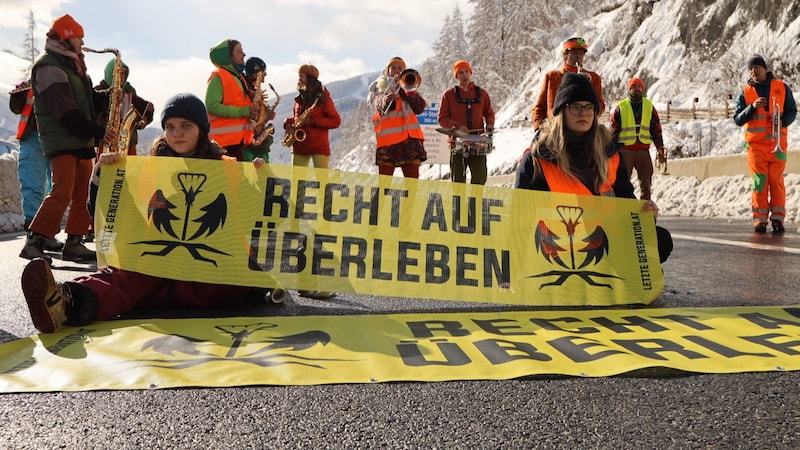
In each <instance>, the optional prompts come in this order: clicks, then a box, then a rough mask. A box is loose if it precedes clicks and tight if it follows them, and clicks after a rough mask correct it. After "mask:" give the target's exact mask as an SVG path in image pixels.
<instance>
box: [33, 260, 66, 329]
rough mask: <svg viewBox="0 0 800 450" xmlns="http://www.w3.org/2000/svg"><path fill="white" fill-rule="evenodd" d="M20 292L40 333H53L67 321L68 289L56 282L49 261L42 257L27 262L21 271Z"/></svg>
mask: <svg viewBox="0 0 800 450" xmlns="http://www.w3.org/2000/svg"><path fill="white" fill-rule="evenodd" d="M22 293H23V294H25V301H26V302H27V303H28V311H29V312H30V314H31V320H32V321H33V326H35V327H36V329H37V330H39V331H40V332H42V333H55V332H56V331H58V330H59V328H61V325H62V324H63V323H64V322H66V321H67V312H66V308H67V302H69V301H70V300H71V298H70V295H69V291H68V290H65V289H64V285H63V284H59V283H56V280H55V279H53V272H52V271H51V270H50V263H49V262H48V261H46V260H45V259H44V258H36V259H34V260H33V261H31V262H29V263H28V265H26V266H25V269H24V270H23V271H22Z"/></svg>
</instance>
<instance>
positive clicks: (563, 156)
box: [532, 108, 611, 192]
mask: <svg viewBox="0 0 800 450" xmlns="http://www.w3.org/2000/svg"><path fill="white" fill-rule="evenodd" d="M566 112H567V109H566V108H564V109H563V110H561V113H560V114H558V115H556V116H553V117H550V118H548V119H547V120H545V121H544V123H542V127H541V129H540V133H541V134H540V135H539V139H538V140H537V141H536V143H535V144H534V147H533V149H532V150H533V152H534V155H537V156H544V155H543V154H542V153H540V148H543V149H547V151H546V152H545V153H547V154H549V155H547V158H546V159H552V160H553V162H554V163H555V164H556V165H557V166H558V168H559V169H561V170H562V171H563V172H564V173H565V174H567V176H569V177H571V178H573V179H575V180H578V181H580V180H579V179H578V177H577V175H575V171H574V170H573V168H572V165H573V162H572V155H570V153H569V151H568V150H567V138H566V136H567V127H566V124H565V123H564V114H566ZM586 133H587V134H588V135H589V136H588V138H589V139H588V140H589V143H590V144H589V145H590V147H591V148H590V152H591V155H592V161H593V162H594V166H595V167H596V168H597V173H596V174H595V175H596V176H595V180H594V191H595V192H600V187H601V186H603V184H605V182H606V179H608V155H606V146H607V145H608V143H609V142H611V131H610V130H609V129H608V128H607V127H605V126H603V125H600V124H599V123H598V122H597V114H595V116H594V121H593V122H592V128H590V129H589V131H587V132H586ZM533 160H534V177H537V176H538V171H540V170H541V168H540V167H539V163H538V161H537V160H536V158H534V159H533Z"/></svg>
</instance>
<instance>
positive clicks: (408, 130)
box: [372, 97, 425, 148]
mask: <svg viewBox="0 0 800 450" xmlns="http://www.w3.org/2000/svg"><path fill="white" fill-rule="evenodd" d="M394 103H395V105H394V109H392V110H391V111H388V112H387V113H386V114H384V115H381V114H380V113H375V116H374V117H373V118H372V125H373V127H374V129H375V138H376V140H377V146H378V148H381V147H388V146H390V145H393V144H399V143H401V142H404V141H406V140H407V139H408V138H414V139H419V140H420V141H424V140H425V136H424V135H423V134H422V128H420V126H419V120H417V116H416V114H414V111H412V110H411V108H410V107H408V106H407V105H406V104H405V103H404V102H403V99H401V98H399V97H398V98H396V99H395V101H394Z"/></svg>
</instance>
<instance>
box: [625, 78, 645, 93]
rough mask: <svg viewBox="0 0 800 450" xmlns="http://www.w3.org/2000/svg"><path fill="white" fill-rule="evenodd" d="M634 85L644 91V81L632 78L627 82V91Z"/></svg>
mask: <svg viewBox="0 0 800 450" xmlns="http://www.w3.org/2000/svg"><path fill="white" fill-rule="evenodd" d="M636 84H638V85H639V86H641V87H642V89H644V81H642V79H641V78H636V77H633V78H631V79H630V80H628V90H630V88H632V87H633V86H634V85H636Z"/></svg>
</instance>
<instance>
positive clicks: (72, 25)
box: [50, 14, 84, 41]
mask: <svg viewBox="0 0 800 450" xmlns="http://www.w3.org/2000/svg"><path fill="white" fill-rule="evenodd" d="M50 30H52V31H55V32H56V33H57V34H58V36H59V37H60V38H61V40H62V41H66V40H67V39H70V38H76V37H77V38H82V37H83V36H84V35H83V27H82V26H81V25H80V24H79V23H78V22H76V21H75V19H73V18H72V16H70V15H69V14H64V15H63V16H61V17H59V18H57V19H56V20H54V21H53V25H51V26H50Z"/></svg>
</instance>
